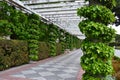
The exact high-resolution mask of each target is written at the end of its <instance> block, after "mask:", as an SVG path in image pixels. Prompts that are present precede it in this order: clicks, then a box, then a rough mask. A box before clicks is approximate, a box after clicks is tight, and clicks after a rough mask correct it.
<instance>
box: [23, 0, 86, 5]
mask: <svg viewBox="0 0 120 80" xmlns="http://www.w3.org/2000/svg"><path fill="white" fill-rule="evenodd" d="M74 1H75V0H27V1H22V2H23V3H24V4H27V5H28V4H46V3H57V2H74ZM79 2H84V1H83V0H81V1H79Z"/></svg>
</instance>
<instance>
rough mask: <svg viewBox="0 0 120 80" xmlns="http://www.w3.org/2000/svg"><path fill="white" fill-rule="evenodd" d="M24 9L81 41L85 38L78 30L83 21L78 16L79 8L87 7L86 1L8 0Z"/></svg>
mask: <svg viewBox="0 0 120 80" xmlns="http://www.w3.org/2000/svg"><path fill="white" fill-rule="evenodd" d="M8 2H10V3H14V5H16V6H19V7H21V8H22V9H24V10H26V11H29V12H33V13H36V14H38V15H39V16H41V17H42V18H43V21H44V20H46V21H47V22H48V23H53V24H55V25H57V26H58V27H60V28H61V29H63V30H65V31H67V32H69V33H70V34H72V35H75V36H77V37H79V38H81V39H83V38H84V37H85V36H84V35H83V34H82V33H81V32H80V30H79V28H78V24H79V22H80V21H81V20H82V19H83V18H80V17H78V16H77V8H79V7H82V6H83V5H87V4H88V3H85V2H84V0H24V1H23V0H22V1H19V0H8Z"/></svg>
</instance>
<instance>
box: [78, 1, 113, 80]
mask: <svg viewBox="0 0 120 80" xmlns="http://www.w3.org/2000/svg"><path fill="white" fill-rule="evenodd" d="M111 1H113V2H111ZM111 1H108V0H104V1H103V0H99V1H98V0H90V3H91V2H92V3H91V4H90V5H89V6H85V7H81V8H79V9H78V11H77V14H78V16H83V17H84V18H86V20H83V21H82V22H80V23H79V28H80V31H81V32H82V33H83V34H85V36H86V39H84V41H83V42H82V45H81V48H82V51H83V56H82V57H81V66H82V68H83V70H85V74H84V75H83V77H82V80H107V79H106V76H108V75H112V73H113V68H112V62H111V60H112V57H113V56H114V48H113V47H110V46H109V43H110V42H112V41H113V40H114V38H115V30H114V29H112V28H111V27H107V25H108V24H110V23H113V22H114V21H115V16H114V14H113V13H112V12H111V10H110V9H111V8H113V6H115V5H114V0H111ZM106 2H108V4H105V3H106ZM97 4H98V5H97ZM101 4H102V5H104V6H102V5H101ZM109 4H113V5H109ZM105 6H107V7H109V8H110V9H108V8H107V7H105Z"/></svg>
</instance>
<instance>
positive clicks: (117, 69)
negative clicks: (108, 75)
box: [112, 57, 120, 80]
mask: <svg viewBox="0 0 120 80" xmlns="http://www.w3.org/2000/svg"><path fill="white" fill-rule="evenodd" d="M112 64H113V68H114V76H115V77H116V80H120V58H118V57H114V59H113V61H112Z"/></svg>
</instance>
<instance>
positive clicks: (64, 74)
mask: <svg viewBox="0 0 120 80" xmlns="http://www.w3.org/2000/svg"><path fill="white" fill-rule="evenodd" d="M80 56H82V52H81V50H80V49H79V50H75V51H72V52H70V53H67V54H63V55H61V56H58V57H55V58H52V59H48V60H45V61H43V62H36V63H31V64H28V65H29V66H28V65H26V66H25V67H24V66H23V67H22V68H20V67H19V68H17V69H16V68H15V69H13V70H8V72H7V71H5V72H4V71H2V72H0V80H77V75H78V72H79V69H80Z"/></svg>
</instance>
